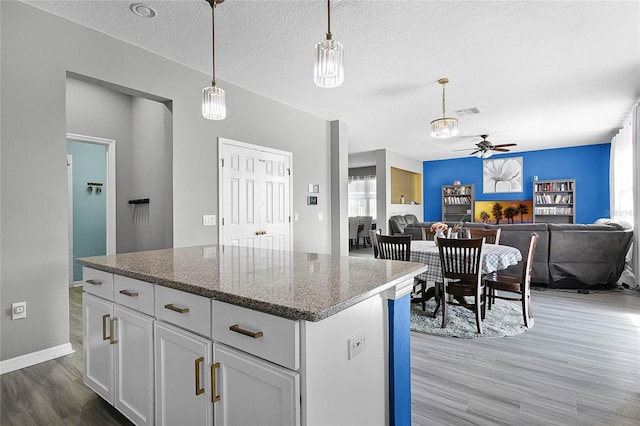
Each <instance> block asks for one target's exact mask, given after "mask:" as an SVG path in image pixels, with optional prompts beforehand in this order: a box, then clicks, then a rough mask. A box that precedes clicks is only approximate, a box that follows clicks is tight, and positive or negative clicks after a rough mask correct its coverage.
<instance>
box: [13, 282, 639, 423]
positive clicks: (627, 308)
mask: <svg viewBox="0 0 640 426" xmlns="http://www.w3.org/2000/svg"><path fill="white" fill-rule="evenodd" d="M80 291H81V290H80V289H79V288H74V289H71V290H70V299H71V312H70V322H71V342H72V345H73V347H74V349H75V350H76V353H75V354H73V355H69V356H66V357H62V358H59V359H56V360H52V361H48V362H45V363H42V364H39V365H35V366H32V367H29V368H25V369H22V370H19V371H15V372H11V373H7V374H4V375H2V376H0V411H1V416H0V424H1V425H2V426H8V425H130V424H131V423H129V421H128V420H127V419H126V418H124V416H122V415H120V414H119V413H118V412H117V411H116V410H114V409H113V408H112V407H111V406H110V405H108V404H107V403H106V402H104V401H103V400H102V399H101V398H100V397H98V396H97V395H95V394H94V393H93V392H92V391H90V390H89V389H88V388H87V387H86V386H84V385H83V383H82V309H81V293H80ZM532 298H533V308H534V315H535V325H534V327H533V328H531V329H530V330H529V331H527V332H526V333H524V334H522V335H519V336H514V337H508V338H502V339H473V340H463V339H454V338H446V337H435V336H428V335H423V334H418V333H412V334H411V349H412V353H411V362H412V394H413V395H412V398H413V402H412V418H413V424H414V425H425V426H426V425H639V424H640V293H639V292H634V291H624V292H600V293H591V294H576V293H575V292H560V291H551V290H549V291H534V292H533V295H532ZM498 303H509V302H505V301H498ZM403 426H404V425H403Z"/></svg>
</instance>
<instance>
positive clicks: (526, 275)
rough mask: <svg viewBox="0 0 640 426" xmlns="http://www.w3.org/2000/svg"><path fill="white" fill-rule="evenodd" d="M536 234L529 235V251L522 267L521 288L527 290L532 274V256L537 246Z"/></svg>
mask: <svg viewBox="0 0 640 426" xmlns="http://www.w3.org/2000/svg"><path fill="white" fill-rule="evenodd" d="M538 238H539V237H538V234H536V233H535V232H532V233H531V239H530V240H529V251H528V252H527V257H526V258H525V261H524V264H523V265H522V284H523V287H524V288H526V289H528V288H529V286H530V284H531V275H532V274H533V255H534V254H535V252H536V246H537V245H538Z"/></svg>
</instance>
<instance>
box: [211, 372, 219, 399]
mask: <svg viewBox="0 0 640 426" xmlns="http://www.w3.org/2000/svg"><path fill="white" fill-rule="evenodd" d="M218 368H220V363H219V362H216V363H215V364H212V365H211V403H212V404H215V403H216V402H217V401H220V395H218V391H217V386H216V370H217V369H218Z"/></svg>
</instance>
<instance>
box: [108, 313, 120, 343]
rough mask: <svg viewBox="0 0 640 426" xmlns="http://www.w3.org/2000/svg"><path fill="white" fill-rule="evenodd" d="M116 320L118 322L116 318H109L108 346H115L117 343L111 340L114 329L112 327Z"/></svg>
mask: <svg viewBox="0 0 640 426" xmlns="http://www.w3.org/2000/svg"><path fill="white" fill-rule="evenodd" d="M117 320H118V317H113V318H111V319H110V320H109V334H110V336H109V344H111V345H115V344H116V343H118V341H117V340H116V339H114V338H113V336H114V332H113V330H114V328H115V326H114V325H115V323H116V321H117Z"/></svg>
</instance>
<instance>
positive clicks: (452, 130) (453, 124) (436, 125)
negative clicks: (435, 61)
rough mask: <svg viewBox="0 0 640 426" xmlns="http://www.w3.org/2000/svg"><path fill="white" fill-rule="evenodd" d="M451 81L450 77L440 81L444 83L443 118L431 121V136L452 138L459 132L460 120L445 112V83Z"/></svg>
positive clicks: (439, 81)
mask: <svg viewBox="0 0 640 426" xmlns="http://www.w3.org/2000/svg"><path fill="white" fill-rule="evenodd" d="M448 82H449V79H448V78H441V79H440V80H438V83H440V84H441V85H442V118H438V119H437V120H433V121H432V122H431V136H433V137H434V138H440V139H444V138H450V137H452V136H455V135H457V134H458V120H457V119H456V118H447V116H446V113H445V102H444V100H445V97H444V85H445V84H447V83H448Z"/></svg>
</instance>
